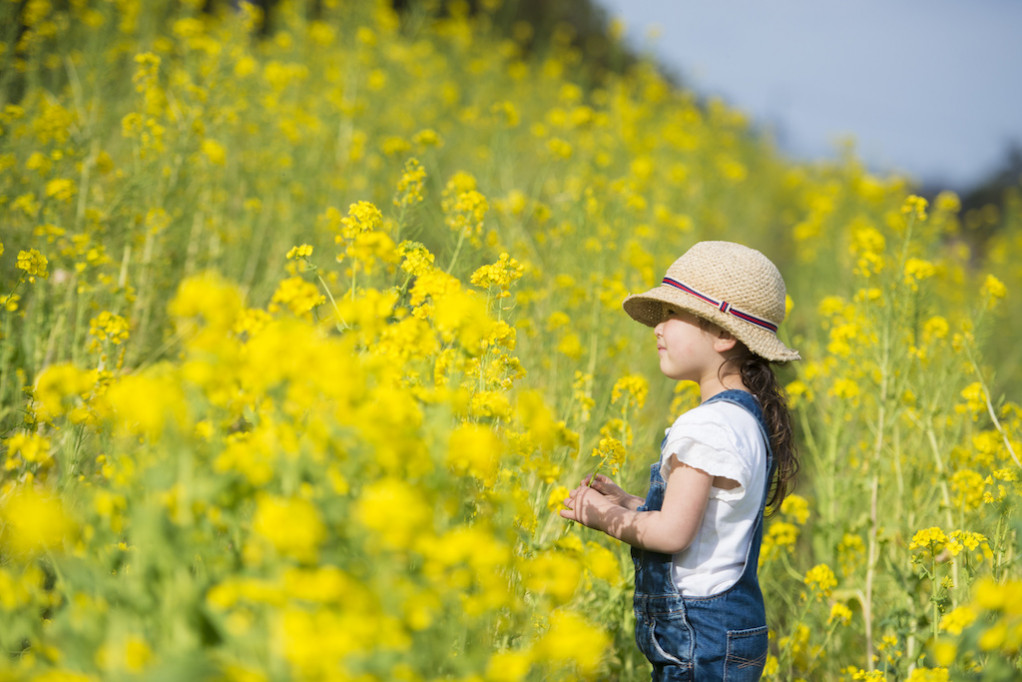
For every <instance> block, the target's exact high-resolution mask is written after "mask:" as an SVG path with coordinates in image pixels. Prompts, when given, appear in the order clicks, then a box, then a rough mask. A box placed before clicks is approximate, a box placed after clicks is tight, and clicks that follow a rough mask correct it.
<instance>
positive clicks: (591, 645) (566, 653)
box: [533, 611, 610, 676]
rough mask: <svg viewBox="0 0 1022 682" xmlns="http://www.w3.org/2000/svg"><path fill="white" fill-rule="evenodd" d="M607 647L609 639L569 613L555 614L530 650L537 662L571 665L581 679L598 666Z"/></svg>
mask: <svg viewBox="0 0 1022 682" xmlns="http://www.w3.org/2000/svg"><path fill="white" fill-rule="evenodd" d="M609 645H610V638H609V637H608V636H607V635H606V633H604V632H603V631H602V630H601V629H600V628H598V627H596V626H594V625H591V624H590V623H589V622H587V621H586V620H585V619H584V618H583V617H582V616H580V615H578V614H577V613H574V612H572V611H554V612H553V614H551V616H550V629H549V630H547V631H546V633H545V634H544V635H543V636H542V637H541V638H540V640H539V641H538V642H536V644H535V645H534V647H533V651H534V653H535V656H536V659H537V660H538V661H548V662H550V663H554V664H572V663H573V664H574V665H575V666H577V667H578V670H579V672H580V673H582V674H583V675H584V676H591V675H592V674H593V673H594V672H595V671H596V669H597V668H598V667H599V665H600V662H601V661H602V660H603V656H604V654H605V653H606V652H607V650H608V646H609Z"/></svg>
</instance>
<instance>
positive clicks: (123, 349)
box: [0, 0, 1022, 682]
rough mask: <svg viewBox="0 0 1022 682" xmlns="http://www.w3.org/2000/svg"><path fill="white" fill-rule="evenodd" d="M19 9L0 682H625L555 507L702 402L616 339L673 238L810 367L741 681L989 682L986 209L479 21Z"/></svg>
mask: <svg viewBox="0 0 1022 682" xmlns="http://www.w3.org/2000/svg"><path fill="white" fill-rule="evenodd" d="M20 4H21V5H24V7H23V8H21V9H22V12H21V14H20V15H16V10H17V9H18V8H19V3H15V2H9V1H8V0H0V5H2V7H0V26H2V29H0V30H2V31H3V32H5V43H4V44H3V45H4V49H3V52H2V53H0V98H2V102H0V371H2V374H0V463H2V466H0V647H2V654H3V657H2V658H0V680H5V681H6V680H11V681H18V682H20V681H23V680H24V681H30V680H32V681H35V680H38V681H40V682H42V681H46V682H57V681H72V680H73V681H79V680H80V681H85V680H97V681H98V680H232V681H237V682H255V681H262V680H267V681H271V680H272V681H277V680H281V681H283V680H350V681H353V682H355V681H357V682H370V681H376V680H379V681H392V680H396V681H405V682H417V681H423V682H425V681H430V682H432V681H439V680H452V681H457V682H512V681H517V680H557V681H563V680H620V681H631V680H641V679H647V678H648V672H647V668H646V666H647V664H646V662H645V660H644V659H643V658H642V657H641V654H639V653H638V651H637V649H636V648H635V646H634V643H633V640H632V627H633V616H632V614H631V580H632V569H631V565H630V561H629V557H628V552H627V548H626V547H622V546H620V545H618V544H616V543H614V542H612V541H609V540H608V539H606V538H605V537H603V536H600V535H597V534H596V533H594V532H592V531H590V530H588V529H586V528H582V527H580V526H578V525H568V524H565V523H564V522H563V521H562V519H560V518H559V517H558V516H557V514H556V510H557V509H558V508H559V506H560V501H561V500H562V499H563V498H564V496H565V494H566V492H567V488H568V487H573V486H574V485H577V482H578V481H579V480H580V479H581V477H583V476H584V475H586V474H588V473H591V472H593V471H594V470H596V469H598V468H599V469H600V470H601V471H602V472H605V473H608V474H611V475H614V476H616V478H617V479H618V480H619V481H621V482H622V484H623V485H624V486H625V487H626V488H630V489H631V490H632V491H633V492H636V493H641V492H643V486H644V485H645V481H646V472H647V470H648V464H649V462H651V461H652V460H653V458H655V457H656V455H657V449H656V445H657V443H659V441H660V436H662V433H663V429H664V427H665V426H667V425H669V424H670V423H671V421H672V419H673V415H676V414H678V412H679V411H680V410H683V409H685V408H686V407H688V406H690V405H692V404H694V402H693V401H694V400H696V399H697V396H695V395H694V393H693V391H692V386H689V385H684V384H683V385H678V386H674V385H672V384H671V383H669V382H667V381H666V380H665V379H664V378H663V377H662V376H661V375H660V373H659V371H658V368H657V363H656V353H655V345H654V344H653V340H652V335H651V334H650V332H649V330H647V329H645V328H642V327H640V326H639V325H636V324H635V323H634V322H632V321H631V320H630V319H628V317H627V315H625V314H624V313H623V311H622V310H621V301H622V299H623V298H624V296H625V295H626V293H627V292H635V291H641V290H645V289H647V288H649V287H650V286H652V285H653V284H654V283H656V282H657V281H658V280H659V278H660V276H661V275H662V273H663V272H664V271H665V270H666V267H667V266H668V265H669V264H670V263H671V262H672V261H673V260H674V259H675V258H676V257H677V256H679V255H680V254H681V253H682V252H684V251H685V250H686V249H687V248H688V246H689V245H691V244H692V243H693V242H694V241H697V240H700V239H727V240H732V241H739V242H742V243H746V244H748V245H750V246H753V247H755V248H758V249H760V250H762V251H764V252H765V253H766V254H767V255H768V256H770V257H771V259H773V260H774V261H775V262H777V263H778V265H779V267H780V269H781V271H782V272H783V273H784V275H785V278H786V280H787V283H788V293H789V297H790V303H791V306H790V313H789V318H788V320H787V321H786V322H785V325H784V328H782V333H783V334H784V338H785V340H786V341H787V342H788V343H790V344H791V345H792V346H793V347H795V348H798V349H799V350H800V351H801V353H802V355H803V357H804V358H805V360H804V361H803V362H801V363H798V364H796V365H793V366H791V367H785V368H782V369H781V376H782V378H783V380H784V384H785V385H786V389H787V392H788V395H789V398H790V401H791V403H792V406H793V408H794V411H795V422H796V426H797V427H798V437H799V442H800V451H801V457H802V464H803V466H802V473H801V476H800V480H799V485H798V487H797V489H796V494H795V495H793V496H791V497H789V498H788V499H787V500H786V501H785V503H784V504H783V505H782V506H781V508H780V509H778V510H775V511H776V513H775V514H773V515H772V516H770V517H768V518H767V520H766V530H765V534H764V548H763V555H762V557H761V566H760V575H761V580H762V584H763V589H764V594H765V596H766V600H767V612H768V618H769V624H770V627H771V655H770V657H769V659H768V662H767V674H766V677H767V679H776V680H792V679H799V678H801V679H806V680H817V679H843V680H915V681H922V680H946V679H983V680H1013V679H1016V678H1017V677H1018V676H1019V675H1020V674H1022V661H1020V650H1022V563H1020V558H1019V552H1020V549H1022V547H1020V533H1022V512H1020V509H1019V501H1020V494H1022V483H1020V473H1022V464H1020V457H1022V436H1020V434H1022V407H1020V404H1019V402H1018V400H1019V392H1018V380H1019V379H1022V373H1020V372H1019V370H1018V364H1019V346H1018V343H1017V341H1016V339H1017V338H1018V336H1019V334H1020V333H1022V323H1020V320H1019V319H1018V316H1017V315H1012V314H1011V313H1010V311H1011V310H1018V303H1017V296H1018V292H1019V291H1020V290H1022V267H1020V266H1019V263H1020V262H1022V200H1020V199H1019V198H1018V196H1017V195H1015V196H1012V197H1009V198H1008V201H1007V202H1006V204H1005V208H1004V209H1003V210H995V209H994V208H992V207H990V208H988V209H985V210H983V211H982V212H978V213H969V214H967V215H961V211H960V203H959V200H958V198H957V197H956V196H955V195H954V194H952V193H950V192H945V193H942V194H940V195H939V196H937V197H936V198H935V199H934V200H933V201H932V202H931V203H928V202H926V201H925V200H923V199H921V198H919V197H917V196H914V195H913V194H912V189H911V186H910V185H909V183H908V181H907V180H906V179H904V178H898V177H878V176H875V175H872V174H870V173H869V172H868V171H867V170H866V169H865V168H864V167H863V166H862V165H861V164H860V163H859V162H858V161H857V160H856V158H855V157H854V154H852V153H851V152H849V153H848V154H847V155H845V156H843V157H842V158H838V159H836V160H834V161H832V162H828V163H821V164H815V165H807V164H796V163H793V162H791V161H789V160H786V159H784V158H783V157H782V156H780V155H779V154H778V153H777V152H776V150H775V149H774V147H773V145H772V143H771V142H770V141H769V140H768V139H765V138H764V137H762V136H761V135H759V134H757V133H756V131H755V129H754V127H753V126H752V124H751V123H750V122H749V121H747V120H746V119H745V117H743V115H742V114H741V113H740V112H737V111H734V110H732V109H730V108H728V107H727V106H725V105H724V104H723V103H721V102H717V101H709V102H701V101H699V100H698V99H697V98H696V97H695V96H694V95H693V94H691V93H688V92H685V91H683V90H679V89H677V88H676V87H674V86H672V85H671V84H669V83H668V82H667V81H665V80H664V79H663V78H662V77H661V76H659V75H658V73H657V71H656V70H655V69H654V68H653V67H652V66H650V65H647V64H639V65H637V66H635V67H633V68H630V69H629V70H628V71H627V72H626V73H624V74H594V73H593V71H592V70H590V69H587V68H586V65H585V64H583V63H582V61H581V53H580V52H579V50H578V49H577V48H576V47H573V44H572V41H571V34H570V30H569V29H567V28H565V27H561V28H558V29H557V30H556V31H555V32H554V35H553V38H552V39H551V41H550V43H549V46H541V47H540V48H539V49H533V50H526V49H525V47H524V46H525V45H526V44H527V43H528V42H529V40H530V38H531V35H532V29H531V27H529V26H528V25H525V24H516V25H514V26H513V28H512V30H511V31H510V32H508V33H507V35H508V36H510V37H503V36H504V34H502V33H499V32H497V31H495V30H494V27H495V26H497V25H502V22H506V21H507V16H508V14H507V12H508V11H509V10H508V8H507V7H504V6H502V5H501V3H500V2H499V0H483V1H482V2H480V3H479V4H480V5H481V10H480V12H479V13H478V14H477V15H473V16H469V13H468V11H467V6H465V7H463V6H461V5H459V4H458V3H450V5H449V12H447V13H444V14H441V15H439V18H437V16H438V15H436V14H432V13H427V12H426V11H425V10H423V9H422V8H418V9H416V7H418V5H415V4H414V3H413V8H412V9H411V10H409V11H408V12H406V13H404V14H401V15H398V14H396V13H395V12H394V11H393V10H392V9H391V4H390V3H389V2H384V3H380V2H370V1H364V2H340V1H339V0H333V1H331V0H323V2H321V3H309V6H308V7H306V5H305V4H302V3H286V2H285V3H281V4H280V5H279V6H278V7H277V8H276V10H275V11H274V17H273V19H274V22H273V24H272V27H273V30H272V31H270V32H269V34H268V35H267V36H266V37H264V38H257V37H255V36H254V30H253V28H254V27H255V26H256V25H258V24H259V23H260V17H259V15H258V13H257V12H256V11H255V10H253V9H252V8H251V6H250V5H247V4H245V3H240V10H239V11H237V12H231V11H227V10H225V11H224V13H223V14H222V15H216V16H214V15H213V14H208V13H203V12H202V11H201V8H202V6H203V4H204V3H203V2H201V1H199V0H187V1H182V2H169V1H166V0H154V1H152V2H147V3H141V2H139V1H138V0H93V1H89V0H70V2H57V1H50V0H29V1H28V2H27V3H20ZM313 5H319V6H320V9H321V10H322V12H321V14H319V15H318V16H317V15H315V14H314V13H313V11H312V9H311V8H312V7H313ZM597 76H598V77H597ZM990 235H992V236H990Z"/></svg>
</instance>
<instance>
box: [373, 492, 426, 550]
mask: <svg viewBox="0 0 1022 682" xmlns="http://www.w3.org/2000/svg"><path fill="white" fill-rule="evenodd" d="M422 493H423V491H422V490H421V489H420V488H419V487H416V486H412V485H411V484H409V483H407V482H405V481H403V480H401V479H398V478H384V479H380V480H378V481H374V482H373V483H370V484H369V485H367V486H366V487H365V489H364V490H363V491H362V495H361V497H360V498H359V500H358V502H357V503H356V506H355V518H356V519H358V521H359V523H361V524H362V526H363V527H365V528H366V529H367V530H369V531H371V532H372V533H373V535H374V539H375V540H376V541H378V542H379V543H380V544H382V545H383V546H384V547H386V548H387V549H392V550H406V549H409V548H410V546H411V545H412V542H413V540H416V539H419V538H424V537H426V536H428V534H429V533H430V531H432V526H433V511H432V505H430V504H428V503H427V500H426V499H425V497H424V496H423V494H422Z"/></svg>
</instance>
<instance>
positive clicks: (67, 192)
mask: <svg viewBox="0 0 1022 682" xmlns="http://www.w3.org/2000/svg"><path fill="white" fill-rule="evenodd" d="M75 191H76V187H75V183H74V180H68V179H67V178H54V179H53V180H50V181H49V182H47V183H46V190H45V194H46V196H47V197H50V198H51V199H56V200H57V201H61V202H65V203H66V202H69V201H71V199H72V198H73V197H74V195H75Z"/></svg>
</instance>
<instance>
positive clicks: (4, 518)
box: [0, 484, 75, 561]
mask: <svg viewBox="0 0 1022 682" xmlns="http://www.w3.org/2000/svg"><path fill="white" fill-rule="evenodd" d="M74 528H75V526H74V523H73V522H72V520H71V517H70V516H68V514H67V512H66V511H65V510H64V505H63V503H62V502H61V500H60V498H58V497H57V496H56V495H54V494H53V493H52V492H50V491H49V490H46V489H45V488H41V487H38V486H35V485H31V484H26V485H21V486H19V487H16V488H14V489H13V490H10V491H9V492H5V493H3V495H2V496H0V548H3V550H4V552H5V553H7V554H9V555H10V556H13V557H16V558H18V559H21V560H26V561H27V560H29V559H32V558H33V557H35V556H38V555H40V554H42V553H44V552H48V551H56V550H59V549H60V548H61V546H63V545H64V543H65V542H68V541H70V540H71V539H72V537H71V535H72V533H73V532H74Z"/></svg>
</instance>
